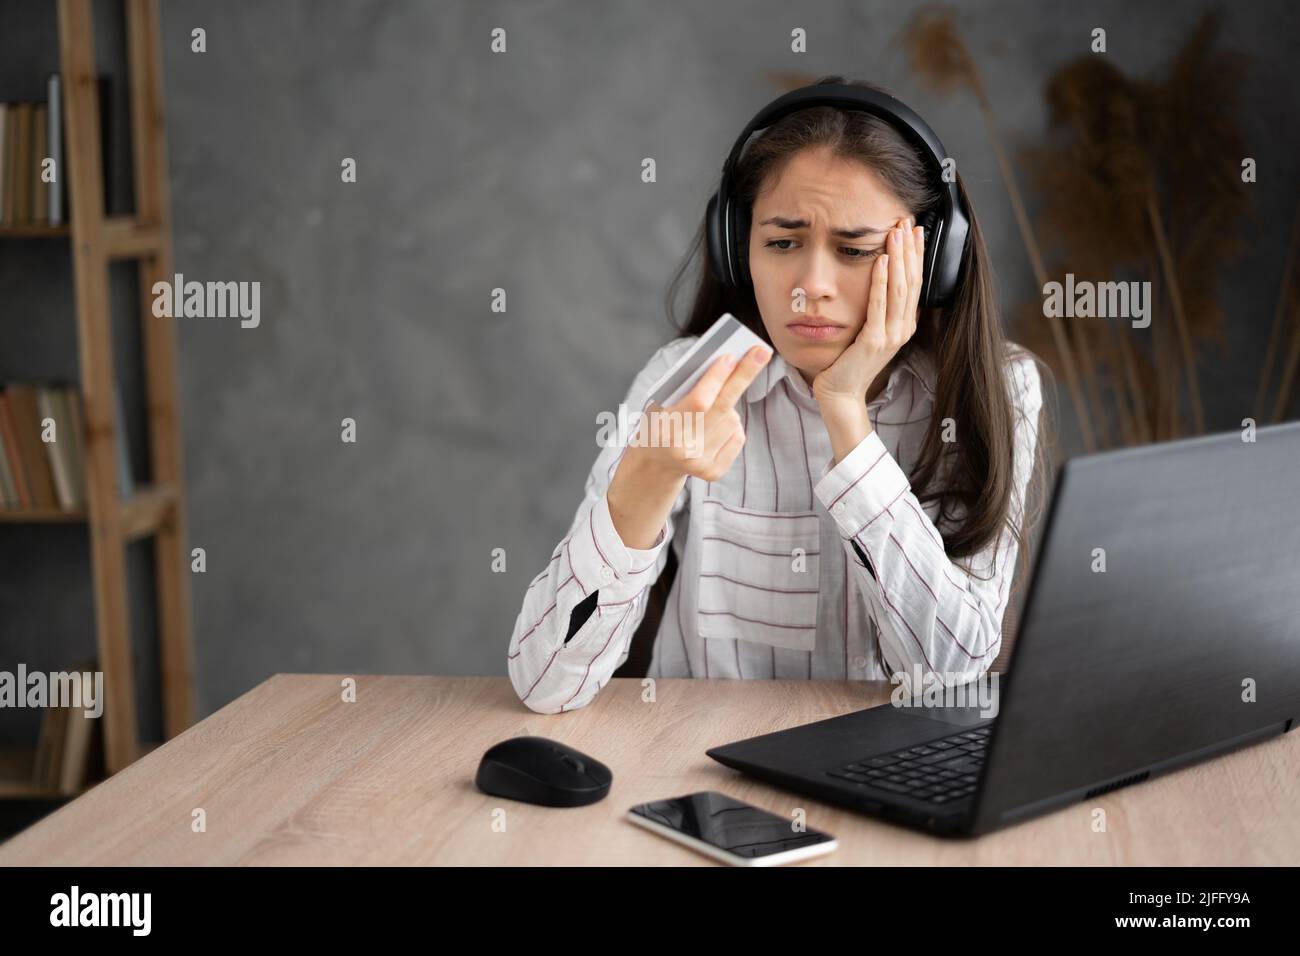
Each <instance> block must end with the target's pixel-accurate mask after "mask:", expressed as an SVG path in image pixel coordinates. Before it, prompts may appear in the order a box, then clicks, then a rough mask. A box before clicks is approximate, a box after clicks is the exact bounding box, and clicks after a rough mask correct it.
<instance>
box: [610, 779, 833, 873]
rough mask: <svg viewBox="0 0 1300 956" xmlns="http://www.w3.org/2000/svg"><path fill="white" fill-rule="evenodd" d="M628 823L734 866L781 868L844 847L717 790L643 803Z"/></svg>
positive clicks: (638, 806)
mask: <svg viewBox="0 0 1300 956" xmlns="http://www.w3.org/2000/svg"><path fill="white" fill-rule="evenodd" d="M628 819H630V820H631V821H632V822H633V823H635V824H637V825H638V826H642V827H645V828H646V829H647V830H653V831H654V832H655V833H658V834H659V835H660V836H664V837H667V838H668V839H670V840H675V841H676V842H678V843H681V844H684V845H685V846H688V847H690V848H691V849H692V850H696V851H698V852H700V853H703V854H705V855H706V856H711V857H713V858H714V859H715V860H721V861H722V862H723V863H730V864H732V865H733V866H780V865H781V864H783V863H794V862H797V861H799V860H806V859H808V858H810V857H814V856H821V855H822V854H824V853H830V852H831V851H833V850H836V849H838V848H839V843H838V842H837V841H836V839H835V838H834V837H833V836H831V835H830V834H829V833H822V832H821V831H820V830H810V829H807V828H801V827H800V826H799V825H798V824H799V821H797V820H787V819H785V818H784V817H779V816H777V815H776V814H775V813H770V812H768V811H767V810H760V809H759V808H758V807H754V806H750V805H749V804H748V803H742V802H741V801H739V800H735V799H732V798H731V797H728V796H727V795H726V794H722V793H717V792H716V791H713V790H704V791H701V792H700V793H691V794H687V795H686V796H684V797H673V798H671V799H669V800H656V801H655V802H653V803H642V804H638V805H637V806H635V807H633V808H632V809H631V810H629V811H628Z"/></svg>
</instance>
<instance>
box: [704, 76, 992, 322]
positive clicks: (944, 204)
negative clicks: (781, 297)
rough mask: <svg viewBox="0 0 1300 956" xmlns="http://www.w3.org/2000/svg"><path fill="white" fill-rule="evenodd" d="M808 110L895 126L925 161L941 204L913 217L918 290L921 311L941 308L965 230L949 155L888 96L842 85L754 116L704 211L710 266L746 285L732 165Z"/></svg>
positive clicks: (799, 95) (745, 230)
mask: <svg viewBox="0 0 1300 956" xmlns="http://www.w3.org/2000/svg"><path fill="white" fill-rule="evenodd" d="M812 106H837V107H839V108H841V109H851V110H861V111H863V112H865V113H870V114H872V115H873V116H878V117H880V118H881V119H883V120H885V121H886V122H888V123H889V124H890V125H892V126H894V127H895V128H896V129H897V130H898V131H899V132H900V133H902V134H903V136H905V137H906V138H907V140H908V142H910V143H912V144H913V145H914V146H917V147H918V148H919V149H920V151H921V154H922V156H923V157H924V159H925V162H926V165H927V167H928V168H929V170H930V173H931V175H932V177H933V184H934V186H935V187H937V188H938V190H939V202H938V204H937V205H936V206H934V207H933V209H932V210H931V211H930V212H929V213H926V214H924V215H922V216H920V217H918V219H917V225H919V226H921V228H922V229H924V230H925V263H924V273H923V280H922V286H921V298H920V305H921V307H922V308H929V307H931V306H936V305H943V304H944V303H946V302H948V301H949V300H950V299H951V298H952V294H953V292H954V291H955V290H956V288H957V282H958V280H959V279H960V278H961V259H962V252H963V250H964V249H965V246H966V237H967V235H968V234H969V232H970V219H969V218H968V217H967V215H966V210H965V207H964V206H963V205H962V201H961V196H960V194H959V192H958V190H957V184H956V182H945V181H944V178H943V175H942V173H943V166H942V163H943V159H944V158H945V157H946V156H947V153H945V152H944V148H943V144H942V143H940V142H939V137H937V136H936V135H935V134H934V130H932V129H930V127H929V125H928V124H927V123H926V122H925V120H923V119H921V117H920V116H918V115H917V114H916V113H914V112H913V111H912V110H911V109H909V108H908V107H907V106H906V105H905V104H904V103H902V102H901V101H900V100H898V99H897V98H895V97H893V96H890V95H889V94H888V93H880V92H877V91H876V90H872V89H868V88H866V87H861V86H852V85H849V84H845V83H822V84H814V85H812V86H805V87H801V88H800V89H797V90H793V91H791V92H789V93H786V94H785V95H784V96H781V97H778V98H777V99H775V100H773V101H772V102H771V103H769V104H768V105H767V106H765V107H763V109H762V110H760V111H759V113H758V115H757V116H755V117H754V118H753V119H752V120H750V121H749V124H748V125H747V126H746V127H745V128H744V130H743V131H742V132H741V134H740V136H739V137H738V138H737V139H736V145H735V146H733V147H732V148H731V153H730V155H728V156H727V161H726V162H725V163H724V164H723V166H722V181H721V183H720V184H719V185H718V191H717V192H716V193H714V194H713V196H712V198H711V199H709V206H708V210H707V211H706V213H705V221H706V223H707V231H708V243H709V269H710V271H712V273H713V274H714V276H716V277H717V279H718V280H719V281H720V282H722V284H723V285H724V286H727V287H728V288H730V289H732V290H740V289H743V288H746V287H748V286H749V285H750V284H751V281H752V280H751V278H750V275H749V262H748V259H749V257H748V254H747V246H748V243H749V210H741V209H738V208H737V205H738V203H737V200H736V196H735V192H734V186H735V183H734V176H735V169H736V162H737V161H738V160H739V158H740V154H741V152H742V151H743V150H744V147H745V144H746V143H747V142H748V141H749V137H750V136H752V135H753V134H754V133H755V132H756V131H758V130H760V129H763V128H764V127H767V126H771V125H772V124H773V123H775V122H776V121H777V120H779V119H781V118H782V117H784V116H788V115H789V114H790V113H793V112H795V111H796V110H802V109H808V108H809V107H812Z"/></svg>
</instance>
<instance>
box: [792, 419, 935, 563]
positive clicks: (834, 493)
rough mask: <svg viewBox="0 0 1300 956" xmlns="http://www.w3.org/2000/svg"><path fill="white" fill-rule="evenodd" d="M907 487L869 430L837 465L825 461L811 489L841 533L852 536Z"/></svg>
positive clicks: (890, 457) (895, 465) (896, 468)
mask: <svg viewBox="0 0 1300 956" xmlns="http://www.w3.org/2000/svg"><path fill="white" fill-rule="evenodd" d="M910 489H911V483H910V482H909V481H908V480H907V475H906V474H905V473H904V472H903V469H902V468H900V467H899V466H898V462H896V461H894V456H893V455H891V454H889V451H888V450H887V449H886V448H885V443H884V442H882V441H881V440H880V435H879V434H877V433H876V431H875V430H872V432H871V433H870V434H869V435H867V437H866V438H864V439H862V441H860V442H859V443H858V445H857V447H856V448H854V449H853V450H852V451H851V452H849V453H848V454H847V455H845V456H844V459H843V460H842V461H841V462H840V463H839V464H837V465H834V466H833V467H832V466H831V465H830V464H829V463H828V464H827V466H826V468H825V469H823V472H822V477H821V479H820V480H819V481H818V482H817V484H816V486H815V487H814V488H813V492H814V493H815V494H816V495H817V499H818V500H819V501H821V503H822V505H823V506H824V507H825V508H826V511H827V513H828V514H829V515H830V516H831V518H833V519H834V521H835V523H836V525H838V526H839V529H840V532H841V534H843V535H844V537H845V538H849V539H851V538H854V537H856V536H857V535H858V534H859V533H860V532H861V531H863V530H864V529H866V528H868V527H871V526H872V525H873V524H874V523H876V519H877V518H879V517H880V516H881V515H882V514H884V513H885V512H886V511H887V510H889V508H890V506H892V505H893V504H894V502H896V501H898V499H899V498H900V497H902V495H903V493H904V492H905V491H909V490H910Z"/></svg>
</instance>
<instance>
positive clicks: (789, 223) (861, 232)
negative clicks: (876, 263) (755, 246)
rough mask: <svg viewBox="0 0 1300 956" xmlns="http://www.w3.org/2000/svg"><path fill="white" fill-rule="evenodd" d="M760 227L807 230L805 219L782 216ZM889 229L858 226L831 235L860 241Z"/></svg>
mask: <svg viewBox="0 0 1300 956" xmlns="http://www.w3.org/2000/svg"><path fill="white" fill-rule="evenodd" d="M759 225H760V226H776V227H778V228H780V229H807V228H808V220H807V219H786V218H785V217H784V216H771V217H769V218H767V219H764V220H763V221H762V222H760V223H759ZM889 230H890V227H889V226H884V227H881V228H877V227H875V226H858V227H857V228H856V229H832V230H831V235H832V236H838V237H839V238H840V239H861V238H862V237H863V236H879V235H883V234H884V233H887V232H889Z"/></svg>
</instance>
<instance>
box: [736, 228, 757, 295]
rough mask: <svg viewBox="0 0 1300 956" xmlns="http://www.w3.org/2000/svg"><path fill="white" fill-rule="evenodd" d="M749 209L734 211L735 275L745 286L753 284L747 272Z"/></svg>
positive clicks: (751, 277)
mask: <svg viewBox="0 0 1300 956" xmlns="http://www.w3.org/2000/svg"><path fill="white" fill-rule="evenodd" d="M749 220H750V215H749V210H748V209H745V210H740V211H738V212H737V213H736V232H735V236H736V275H738V276H739V277H740V281H741V283H742V285H743V286H744V287H745V288H749V287H751V286H752V285H753V284H754V279H753V276H751V275H750V274H749Z"/></svg>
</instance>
